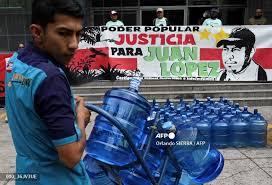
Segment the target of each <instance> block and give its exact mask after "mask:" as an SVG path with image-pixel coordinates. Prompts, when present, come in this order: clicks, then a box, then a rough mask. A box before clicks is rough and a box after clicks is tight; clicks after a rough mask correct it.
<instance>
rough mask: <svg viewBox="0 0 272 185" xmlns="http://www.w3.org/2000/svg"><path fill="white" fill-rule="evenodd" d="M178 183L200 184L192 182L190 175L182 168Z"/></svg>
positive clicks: (199, 184) (182, 184)
mask: <svg viewBox="0 0 272 185" xmlns="http://www.w3.org/2000/svg"><path fill="white" fill-rule="evenodd" d="M178 185H202V183H197V182H194V181H193V179H192V177H190V175H189V174H188V173H187V172H186V171H185V170H182V175H181V178H180V181H179V183H178Z"/></svg>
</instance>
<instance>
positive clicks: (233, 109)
mask: <svg viewBox="0 0 272 185" xmlns="http://www.w3.org/2000/svg"><path fill="white" fill-rule="evenodd" d="M236 112H238V113H241V112H242V111H241V109H240V105H239V103H235V104H234V106H233V107H232V114H236Z"/></svg>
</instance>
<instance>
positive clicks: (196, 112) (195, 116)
mask: <svg viewBox="0 0 272 185" xmlns="http://www.w3.org/2000/svg"><path fill="white" fill-rule="evenodd" d="M200 116H201V114H199V109H198V108H194V110H193V114H192V115H191V116H190V117H191V119H192V121H193V122H197V121H199V119H200Z"/></svg>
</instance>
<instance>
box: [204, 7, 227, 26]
mask: <svg viewBox="0 0 272 185" xmlns="http://www.w3.org/2000/svg"><path fill="white" fill-rule="evenodd" d="M219 13H220V12H219V9H218V8H213V9H211V17H210V18H208V19H206V20H205V21H204V22H203V24H202V26H211V27H217V26H222V21H221V20H220V19H219Z"/></svg>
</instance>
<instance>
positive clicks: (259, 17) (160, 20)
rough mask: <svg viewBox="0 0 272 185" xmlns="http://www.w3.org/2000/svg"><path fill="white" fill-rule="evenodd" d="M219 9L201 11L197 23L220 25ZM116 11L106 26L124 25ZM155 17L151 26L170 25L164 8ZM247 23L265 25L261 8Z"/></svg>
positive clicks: (111, 14)
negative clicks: (201, 13)
mask: <svg viewBox="0 0 272 185" xmlns="http://www.w3.org/2000/svg"><path fill="white" fill-rule="evenodd" d="M220 13H221V12H220V10H219V8H212V9H211V10H207V11H205V12H204V13H203V16H202V17H201V18H200V19H199V21H198V24H199V25H202V26H212V27H215V26H222V25H223V23H222V20H221V19H220ZM118 16H119V14H118V12H117V11H116V10H112V11H110V19H111V20H110V21H108V22H107V23H106V26H109V27H110V26H124V23H123V22H122V21H121V20H119V19H118ZM156 16H157V17H156V18H155V19H153V24H152V25H153V26H170V25H171V24H170V23H171V22H170V21H169V20H168V19H167V18H166V17H165V16H164V9H163V8H158V9H157V10H156ZM247 24H248V25H266V24H268V21H267V19H266V17H264V13H263V10H262V9H260V8H257V9H256V13H255V16H253V17H251V18H250V19H249V20H248V22H247Z"/></svg>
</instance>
